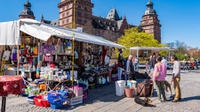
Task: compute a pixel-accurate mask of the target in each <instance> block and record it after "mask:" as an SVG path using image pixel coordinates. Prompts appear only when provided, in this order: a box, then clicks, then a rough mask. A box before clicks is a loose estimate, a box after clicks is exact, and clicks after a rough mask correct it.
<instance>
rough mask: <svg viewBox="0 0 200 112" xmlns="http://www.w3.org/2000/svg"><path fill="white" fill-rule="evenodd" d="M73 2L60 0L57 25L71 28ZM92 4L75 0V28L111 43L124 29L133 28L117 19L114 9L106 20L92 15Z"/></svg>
mask: <svg viewBox="0 0 200 112" xmlns="http://www.w3.org/2000/svg"><path fill="white" fill-rule="evenodd" d="M73 7H74V1H73V0H61V3H59V4H58V8H59V9H60V11H59V24H60V26H61V27H65V28H72V26H73V19H74V15H73V14H74V13H73V10H74V8H73ZM93 7H94V4H93V3H91V0H77V2H76V9H75V10H76V12H75V14H76V15H75V20H76V27H82V28H83V32H85V33H89V34H93V35H97V36H101V37H104V38H105V39H108V40H111V41H117V38H119V37H120V36H121V35H122V34H124V29H127V28H129V27H134V26H133V25H129V24H128V23H127V20H126V17H123V18H122V17H121V18H120V17H119V15H118V13H117V10H116V9H111V10H110V12H109V13H108V16H107V17H106V18H102V17H97V16H93V15H92V8H93Z"/></svg>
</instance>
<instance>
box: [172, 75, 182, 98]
mask: <svg viewBox="0 0 200 112" xmlns="http://www.w3.org/2000/svg"><path fill="white" fill-rule="evenodd" d="M180 80H181V78H180V77H176V78H174V90H175V97H174V100H178V99H179V98H181V88H180V84H179V82H180Z"/></svg>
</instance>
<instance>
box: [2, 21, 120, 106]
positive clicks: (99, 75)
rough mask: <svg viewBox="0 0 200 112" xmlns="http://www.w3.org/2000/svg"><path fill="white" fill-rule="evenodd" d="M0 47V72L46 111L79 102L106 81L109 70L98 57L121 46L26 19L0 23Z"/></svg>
mask: <svg viewBox="0 0 200 112" xmlns="http://www.w3.org/2000/svg"><path fill="white" fill-rule="evenodd" d="M0 45H1V55H0V58H1V60H2V62H1V71H2V74H4V75H19V76H20V77H23V79H24V82H25V83H26V84H27V87H26V89H25V93H26V94H27V95H28V101H29V102H30V103H34V104H36V105H38V106H44V107H48V106H51V107H52V108H59V107H61V106H62V104H63V103H64V102H66V101H68V103H69V104H70V105H75V104H79V103H82V100H83V99H85V98H87V95H88V88H94V87H98V86H102V85H105V84H107V83H109V82H110V81H111V71H112V67H110V66H106V65H105V64H104V60H105V59H104V58H105V56H106V55H108V54H110V52H112V50H113V48H120V49H121V48H124V46H122V45H119V44H116V43H114V42H111V41H108V40H105V39H103V38H102V37H99V36H94V35H90V34H86V33H82V32H77V31H76V30H73V29H66V28H61V27H57V26H52V25H48V24H44V23H40V22H38V21H36V20H32V19H20V20H16V21H10V22H2V23H0ZM73 45H74V46H73ZM74 81H75V82H74ZM2 95H3V94H2ZM3 96H6V95H3Z"/></svg>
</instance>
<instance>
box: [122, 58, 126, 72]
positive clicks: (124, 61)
mask: <svg viewBox="0 0 200 112" xmlns="http://www.w3.org/2000/svg"><path fill="white" fill-rule="evenodd" d="M122 60H123V63H124V69H125V70H126V60H125V59H122Z"/></svg>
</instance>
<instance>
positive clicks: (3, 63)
mask: <svg viewBox="0 0 200 112" xmlns="http://www.w3.org/2000/svg"><path fill="white" fill-rule="evenodd" d="M5 64H6V60H2V61H1V71H3V70H4V65H5Z"/></svg>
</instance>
